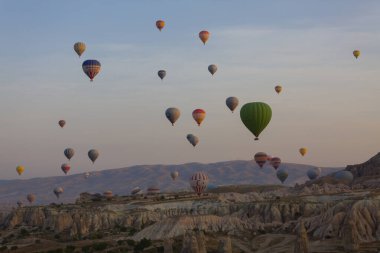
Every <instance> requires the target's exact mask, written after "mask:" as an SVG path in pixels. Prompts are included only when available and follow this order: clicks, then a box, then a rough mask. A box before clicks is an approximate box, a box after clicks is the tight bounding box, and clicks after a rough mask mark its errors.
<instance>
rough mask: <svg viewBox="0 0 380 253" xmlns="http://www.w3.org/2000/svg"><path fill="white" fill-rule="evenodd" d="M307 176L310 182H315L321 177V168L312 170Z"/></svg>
mask: <svg viewBox="0 0 380 253" xmlns="http://www.w3.org/2000/svg"><path fill="white" fill-rule="evenodd" d="M306 174H307V176H308V177H309V179H310V180H314V179H316V178H317V177H319V175H321V168H317V167H315V168H310V169H309V170H308V171H307V173H306Z"/></svg>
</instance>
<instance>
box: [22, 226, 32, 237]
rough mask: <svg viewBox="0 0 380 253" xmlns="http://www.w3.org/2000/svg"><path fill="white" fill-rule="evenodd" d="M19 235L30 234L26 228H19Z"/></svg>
mask: <svg viewBox="0 0 380 253" xmlns="http://www.w3.org/2000/svg"><path fill="white" fill-rule="evenodd" d="M20 235H21V236H23V237H25V236H28V235H30V233H29V231H28V230H26V229H25V228H22V229H21V230H20Z"/></svg>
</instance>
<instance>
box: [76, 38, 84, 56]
mask: <svg viewBox="0 0 380 253" xmlns="http://www.w3.org/2000/svg"><path fill="white" fill-rule="evenodd" d="M85 50H86V44H84V43H83V42H77V43H75V44H74V51H75V52H76V53H77V54H78V55H79V57H80V56H81V55H82V54H83V52H84V51H85Z"/></svg>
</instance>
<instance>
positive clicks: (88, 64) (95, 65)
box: [82, 60, 101, 81]
mask: <svg viewBox="0 0 380 253" xmlns="http://www.w3.org/2000/svg"><path fill="white" fill-rule="evenodd" d="M100 67H101V65H100V62H98V61H97V60H86V61H84V62H83V64H82V68H83V72H84V73H85V74H86V75H87V76H88V77H89V78H90V80H91V81H93V80H94V78H95V76H96V75H97V74H98V73H99V72H100Z"/></svg>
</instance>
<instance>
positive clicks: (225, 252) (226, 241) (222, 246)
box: [216, 237, 232, 253]
mask: <svg viewBox="0 0 380 253" xmlns="http://www.w3.org/2000/svg"><path fill="white" fill-rule="evenodd" d="M216 252H217V253H232V245H231V238H230V237H223V238H220V239H219V244H218V249H217V251H216Z"/></svg>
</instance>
